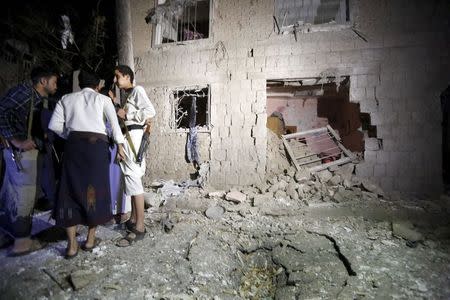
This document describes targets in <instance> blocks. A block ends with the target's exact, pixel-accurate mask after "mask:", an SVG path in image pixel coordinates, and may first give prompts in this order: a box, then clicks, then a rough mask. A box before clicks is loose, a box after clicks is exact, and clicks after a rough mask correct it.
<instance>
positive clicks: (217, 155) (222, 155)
mask: <svg viewBox="0 0 450 300" xmlns="http://www.w3.org/2000/svg"><path fill="white" fill-rule="evenodd" d="M211 157H212V158H213V160H218V161H224V160H226V159H227V150H226V149H219V150H217V151H214V152H211Z"/></svg>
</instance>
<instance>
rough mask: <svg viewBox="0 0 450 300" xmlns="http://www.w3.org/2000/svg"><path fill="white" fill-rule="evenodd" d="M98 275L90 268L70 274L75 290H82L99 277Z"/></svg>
mask: <svg viewBox="0 0 450 300" xmlns="http://www.w3.org/2000/svg"><path fill="white" fill-rule="evenodd" d="M97 277H98V276H97V275H96V274H94V273H92V272H91V271H88V270H77V271H75V272H73V273H72V274H70V281H71V282H72V285H73V287H74V289H75V290H80V289H82V288H84V287H85V286H87V285H88V284H90V283H93V282H94V281H96V279H97Z"/></svg>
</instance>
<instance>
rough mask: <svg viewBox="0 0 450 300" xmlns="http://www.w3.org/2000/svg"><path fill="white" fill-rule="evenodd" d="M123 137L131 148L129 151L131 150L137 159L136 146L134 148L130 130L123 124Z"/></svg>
mask: <svg viewBox="0 0 450 300" xmlns="http://www.w3.org/2000/svg"><path fill="white" fill-rule="evenodd" d="M123 125H124V126H125V122H124V124H123ZM125 138H126V139H127V141H128V145H130V148H131V151H132V152H133V155H134V159H135V161H137V153H136V148H134V144H133V140H132V139H131V136H130V132H129V131H128V128H127V126H125Z"/></svg>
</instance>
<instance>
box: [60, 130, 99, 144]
mask: <svg viewBox="0 0 450 300" xmlns="http://www.w3.org/2000/svg"><path fill="white" fill-rule="evenodd" d="M69 139H77V140H79V139H87V140H89V142H91V143H95V141H97V140H101V141H104V142H107V143H108V136H106V135H105V134H102V133H97V132H87V131H72V132H71V133H70V134H69Z"/></svg>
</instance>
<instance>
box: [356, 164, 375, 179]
mask: <svg viewBox="0 0 450 300" xmlns="http://www.w3.org/2000/svg"><path fill="white" fill-rule="evenodd" d="M355 173H356V175H357V176H360V177H362V178H368V177H372V176H373V165H372V164H369V163H360V164H357V165H356V167H355Z"/></svg>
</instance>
